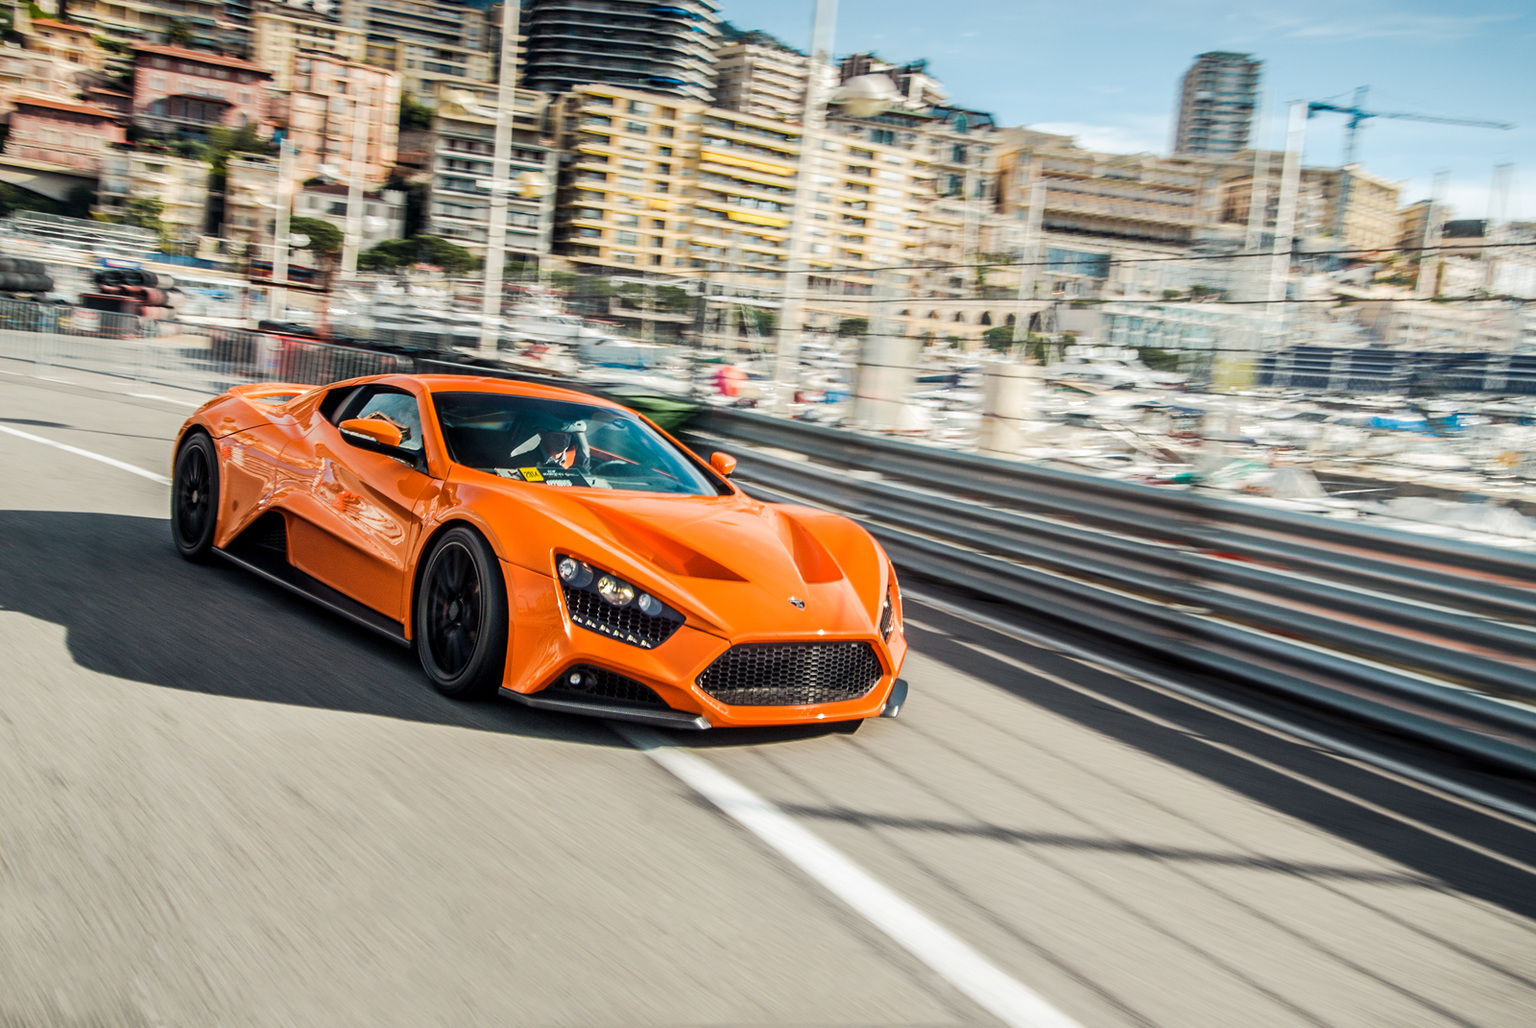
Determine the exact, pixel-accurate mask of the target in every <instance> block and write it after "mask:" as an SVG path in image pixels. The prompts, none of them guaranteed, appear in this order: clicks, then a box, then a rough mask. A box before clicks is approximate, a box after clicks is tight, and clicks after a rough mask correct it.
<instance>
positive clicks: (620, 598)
mask: <svg viewBox="0 0 1536 1028" xmlns="http://www.w3.org/2000/svg"><path fill="white" fill-rule="evenodd" d="M597 594H598V595H599V596H601V597H602V598H603V599H605V600H607V601H608V602H609V603H611V604H613V605H614V606H615V607H622V606H624V605H625V604H626V603H628V602H629V601H630V600H632V599H634V598H635V587H634V586H632V585H630V584H629V583H628V582H625V581H621V580H620V579H617V578H614V577H613V576H612V575H604V576H603V577H602V578H599V579H598V580H597Z"/></svg>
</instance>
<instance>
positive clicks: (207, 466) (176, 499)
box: [171, 432, 219, 561]
mask: <svg viewBox="0 0 1536 1028" xmlns="http://www.w3.org/2000/svg"><path fill="white" fill-rule="evenodd" d="M218 523H219V459H218V455H217V453H216V452H215V450H214V447H213V440H212V439H209V438H208V436H206V435H205V434H203V433H202V432H193V433H192V434H191V435H189V436H188V437H187V441H186V442H185V443H183V444H182V447H181V450H180V452H178V453H177V454H176V467H175V470H174V471H173V473H172V478H171V538H172V539H174V540H175V542H176V550H177V552H179V553H180V554H181V555H182V556H183V557H184V558H186V559H187V560H190V561H204V560H207V559H208V555H209V554H210V553H211V552H213V536H214V532H215V530H216V529H217V528H218Z"/></svg>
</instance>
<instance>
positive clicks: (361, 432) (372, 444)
mask: <svg viewBox="0 0 1536 1028" xmlns="http://www.w3.org/2000/svg"><path fill="white" fill-rule="evenodd" d="M336 427H337V429H338V430H339V431H340V432H341V435H342V437H343V438H344V439H346V441H347V442H349V443H353V444H354V445H357V446H361V447H364V448H365V449H369V450H374V449H380V448H387V449H391V450H398V449H399V448H400V444H401V443H402V442H404V441H405V434H404V433H403V432H401V431H400V426H398V425H391V424H390V423H389V422H387V421H384V420H381V419H379V418H348V419H347V420H346V421H343V422H342V423H341V424H340V425H337V426H336Z"/></svg>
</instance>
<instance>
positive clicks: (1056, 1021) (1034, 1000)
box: [611, 723, 1079, 1028]
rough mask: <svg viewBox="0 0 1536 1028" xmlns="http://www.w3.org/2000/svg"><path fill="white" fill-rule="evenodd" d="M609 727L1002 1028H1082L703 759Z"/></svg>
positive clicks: (626, 728) (650, 735) (640, 732)
mask: <svg viewBox="0 0 1536 1028" xmlns="http://www.w3.org/2000/svg"><path fill="white" fill-rule="evenodd" d="M611 724H612V727H613V729H614V730H615V731H616V732H618V733H619V734H620V735H622V736H623V737H624V738H625V739H627V740H629V742H630V743H631V744H632V745H633V746H634V747H635V748H636V749H638V750H640V751H641V752H642V753H644V754H645V755H646V756H647V757H650V758H651V759H652V760H654V761H655V762H656V763H658V764H660V765H661V766H662V767H663V768H665V769H666V770H667V771H669V772H670V773H671V774H673V775H674V776H675V777H677V778H678V779H679V780H681V781H682V782H683V783H684V784H685V785H687V786H688V787H689V788H691V789H693V790H694V791H695V792H697V793H698V794H699V795H701V796H703V797H704V798H705V799H707V800H709V801H710V802H711V803H713V804H714V805H715V806H717V807H719V808H720V809H721V810H722V811H724V812H725V813H726V814H728V815H730V816H731V817H732V818H733V819H734V820H735V821H736V822H738V823H739V824H740V825H741V826H742V827H743V828H746V829H747V830H748V831H750V832H751V833H752V834H753V835H756V836H757V837H758V838H759V839H761V840H762V841H763V842H765V843H767V844H768V845H769V846H772V847H773V848H774V849H775V850H777V851H778V852H779V853H780V854H782V855H783V856H784V857H785V858H787V859H788V860H789V861H790V862H791V863H793V864H794V865H795V866H796V867H798V868H800V870H802V871H804V872H805V873H806V874H808V875H810V876H811V877H812V878H814V879H815V880H816V881H817V882H819V883H821V885H822V886H823V887H824V888H825V889H826V890H827V891H828V892H830V893H832V894H833V895H834V896H836V897H837V898H838V899H840V900H842V901H843V902H844V903H846V904H848V906H850V907H852V908H853V910H854V911H855V912H856V913H858V914H859V915H861V916H862V917H863V918H864V919H865V920H867V921H869V922H870V923H871V924H873V925H874V926H875V927H876V928H878V929H880V930H881V931H882V932H884V933H885V934H886V935H888V936H889V937H890V938H891V940H892V941H894V942H895V943H896V944H897V945H899V946H900V947H901V948H903V949H905V950H906V951H907V952H908V953H911V954H912V955H913V956H914V957H916V958H917V959H918V960H921V961H922V962H923V963H925V964H927V965H928V966H929V967H931V968H933V970H934V971H936V972H938V974H939V975H941V976H942V977H943V978H944V979H945V980H946V981H948V982H949V983H950V984H951V985H953V986H954V987H955V988H956V989H959V990H960V991H961V992H962V993H964V994H965V995H966V996H968V997H969V998H970V999H971V1000H973V1001H974V1002H975V1003H976V1004H977V1005H979V1006H981V1007H982V1008H983V1009H985V1010H986V1011H987V1012H989V1013H990V1014H992V1015H993V1016H994V1017H996V1018H997V1019H998V1020H1000V1021H1002V1022H1003V1023H1004V1024H1008V1025H1012V1026H1013V1028H1079V1026H1078V1024H1077V1022H1076V1021H1073V1020H1072V1019H1071V1018H1069V1017H1067V1015H1065V1014H1063V1013H1062V1012H1061V1011H1059V1010H1057V1009H1056V1008H1055V1007H1053V1006H1051V1005H1050V1004H1049V1003H1047V1002H1046V1001H1045V1000H1044V999H1042V998H1041V997H1040V996H1039V995H1038V994H1037V993H1035V992H1034V991H1033V990H1031V989H1029V988H1028V987H1027V986H1025V985H1022V984H1021V983H1019V982H1018V981H1016V980H1015V979H1013V978H1011V977H1009V976H1008V975H1007V974H1006V973H1005V972H1004V971H1002V970H1001V969H1000V968H999V967H998V966H997V965H996V964H993V963H992V962H991V961H990V960H988V959H987V958H986V957H984V956H982V955H981V954H980V953H978V952H977V951H976V950H974V949H972V948H971V947H970V946H969V945H968V944H966V943H965V942H963V941H961V940H960V938H959V937H957V936H956V935H955V934H954V933H952V932H950V931H949V930H948V929H947V928H945V927H944V926H943V925H941V924H939V923H938V922H937V921H935V920H934V919H933V918H931V917H929V916H928V915H927V914H924V913H923V912H922V911H921V910H918V909H917V908H916V907H915V906H913V905H912V904H911V903H909V902H907V901H906V900H905V899H902V898H901V897H900V896H899V895H897V894H896V893H895V892H894V891H893V890H891V889H890V888H889V887H887V886H885V885H884V884H882V883H881V882H879V881H877V880H876V879H875V878H874V877H873V876H872V875H870V874H869V872H867V871H865V870H864V869H863V868H862V867H860V866H859V865H857V864H855V863H854V862H853V861H852V860H849V859H848V858H847V857H845V856H843V854H842V853H840V852H839V851H838V850H836V849H834V848H833V847H831V846H830V845H828V844H827V843H826V842H823V841H822V839H821V838H820V837H819V836H817V835H815V834H813V833H811V832H809V831H807V830H806V829H804V828H802V827H800V825H798V824H796V823H795V822H794V821H792V820H791V819H790V818H789V815H787V814H785V813H784V812H783V811H782V810H780V809H779V808H778V807H776V806H774V805H773V804H772V803H769V802H768V801H767V800H765V799H763V798H762V797H760V796H758V795H757V794H756V793H754V792H752V791H751V790H750V789H748V788H747V787H746V786H744V785H742V784H740V783H739V782H737V781H736V780H735V779H733V778H731V777H730V776H729V775H726V774H725V773H724V772H722V771H719V770H718V769H716V768H715V767H714V766H713V765H711V764H710V763H709V762H707V761H705V760H704V759H703V758H701V757H698V756H695V755H694V754H692V753H689V752H687V751H685V750H681V749H677V748H675V747H672V746H669V745H668V744H667V742H666V740H665V739H663V738H662V737H661V736H659V735H657V734H656V733H654V732H652V731H649V730H648V729H644V728H636V727H634V726H633V725H624V724H617V723H611Z"/></svg>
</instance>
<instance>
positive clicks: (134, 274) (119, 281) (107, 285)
mask: <svg viewBox="0 0 1536 1028" xmlns="http://www.w3.org/2000/svg"><path fill="white" fill-rule="evenodd" d="M95 279H96V293H95V294H94V295H95V296H96V297H101V298H107V297H112V298H114V299H118V300H119V301H120V302H118V303H116V304H112V305H98V304H95V303H89V302H86V301H87V300H88V299H89V298H88V297H81V298H80V299H81V301H82V302H84V303H85V305H86V306H87V307H95V308H96V309H97V310H116V311H118V312H119V313H122V314H136V315H138V316H139V317H141V318H149V319H151V320H154V319H158V318H164V317H166V316H167V315H168V314H169V313H170V309H171V297H170V293H169V290H170V289H171V287H172V286H174V285H175V284H176V279H175V278H173V277H172V276H170V275H162V274H160V273H158V272H154V271H147V270H145V269H144V268H102V269H101V270H100V271H98V272H96V275H95Z"/></svg>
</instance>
